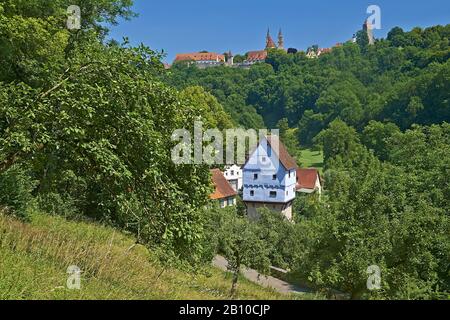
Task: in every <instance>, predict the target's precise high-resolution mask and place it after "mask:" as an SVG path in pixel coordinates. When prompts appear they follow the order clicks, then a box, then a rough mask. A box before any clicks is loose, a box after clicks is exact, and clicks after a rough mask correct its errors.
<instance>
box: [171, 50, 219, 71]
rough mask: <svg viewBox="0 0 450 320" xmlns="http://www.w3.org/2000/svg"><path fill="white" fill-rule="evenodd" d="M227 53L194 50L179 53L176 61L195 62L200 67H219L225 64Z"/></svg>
mask: <svg viewBox="0 0 450 320" xmlns="http://www.w3.org/2000/svg"><path fill="white" fill-rule="evenodd" d="M225 60H226V59H225V55H223V54H218V53H215V52H194V53H182V54H177V55H176V57H175V62H181V61H186V62H188V63H189V62H190V63H195V64H196V65H197V67H199V68H209V67H217V66H222V65H224V64H225Z"/></svg>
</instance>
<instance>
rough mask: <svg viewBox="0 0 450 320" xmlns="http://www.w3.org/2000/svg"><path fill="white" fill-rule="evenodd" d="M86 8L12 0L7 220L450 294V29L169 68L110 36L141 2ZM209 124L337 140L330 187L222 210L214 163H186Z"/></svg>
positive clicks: (365, 293)
mask: <svg viewBox="0 0 450 320" xmlns="http://www.w3.org/2000/svg"><path fill="white" fill-rule="evenodd" d="M70 4H71V3H69V2H68V1H66V0H55V1H51V2H49V1H47V0H26V1H25V0H1V1H0V217H1V216H8V217H13V218H14V219H18V220H20V221H21V222H23V223H27V221H29V220H30V216H31V215H32V214H33V213H34V212H40V213H45V214H47V215H57V216H62V217H64V218H65V219H67V220H75V221H80V220H81V221H89V222H92V221H95V222H97V223H102V224H105V225H107V226H112V227H114V228H118V229H119V230H122V231H123V232H126V233H127V234H132V235H133V236H134V237H135V239H136V245H143V246H145V247H147V248H149V249H150V250H151V251H152V252H154V253H156V254H157V255H158V258H159V260H160V261H161V263H162V264H163V265H165V266H167V267H171V268H172V267H177V268H180V269H187V270H191V271H192V272H200V271H199V270H201V269H202V266H205V265H209V264H210V263H211V260H212V258H213V257H214V255H216V254H217V253H220V254H223V255H225V256H226V257H227V258H228V260H229V262H230V264H231V269H232V271H234V273H235V274H236V275H237V274H239V271H240V269H241V267H242V265H246V266H248V267H253V268H255V269H257V270H258V271H260V272H261V273H263V274H267V273H268V272H269V270H268V269H269V266H270V265H277V266H279V267H283V268H286V269H290V270H291V271H292V274H294V275H295V276H296V277H297V278H298V279H299V280H300V281H303V282H307V283H308V285H310V286H311V287H313V288H315V290H317V291H318V292H323V293H324V294H325V295H326V294H328V293H329V291H330V290H331V289H333V290H339V291H341V292H344V293H346V294H348V295H349V296H350V297H351V298H353V299H448V298H449V294H450V269H449V261H450V238H449V237H450V217H449V214H450V184H449V181H450V156H449V154H450V124H449V123H450V105H449V104H450V102H449V93H450V62H449V57H450V48H449V38H450V25H447V26H435V27H431V28H427V29H421V28H415V29H413V30H411V31H408V32H405V31H403V30H402V29H400V28H394V29H393V30H391V31H390V32H389V35H388V37H387V39H379V40H377V41H376V43H375V45H373V46H370V45H368V43H367V39H365V37H364V34H362V33H361V32H360V33H358V34H359V39H358V42H357V43H356V44H355V43H346V44H344V45H343V46H340V47H336V48H334V49H333V50H332V52H331V53H329V54H325V55H323V56H321V57H320V58H318V59H308V58H306V56H305V53H303V52H298V53H295V54H287V53H285V52H283V51H278V50H273V51H271V52H270V54H269V57H268V59H267V61H266V63H261V64H257V65H254V66H252V67H251V68H250V69H249V70H245V69H237V68H236V69H235V68H226V67H218V68H210V69H205V70H200V69H198V68H196V67H195V66H189V65H186V64H175V65H174V66H172V68H171V69H169V70H165V69H164V66H163V63H162V61H163V59H164V56H163V55H162V54H161V53H160V52H158V51H155V50H152V49H150V48H148V47H146V46H144V45H140V46H132V45H130V44H129V43H128V41H127V40H126V39H124V41H123V42H122V43H119V42H117V41H111V40H108V37H107V35H108V28H107V27H106V26H107V25H115V24H117V23H118V21H119V19H132V18H133V17H134V15H135V13H134V12H133V11H132V9H131V8H132V5H133V1H131V0H119V1H116V0H101V1H97V0H96V1H94V0H86V1H83V3H82V4H80V7H81V10H82V12H83V20H82V28H81V29H80V30H77V31H71V30H68V29H67V28H66V20H67V11H66V9H67V7H68V6H69V5H70ZM198 119H201V120H202V121H203V123H204V128H205V129H208V128H218V129H220V130H223V129H227V128H233V127H244V128H254V129H258V128H266V127H267V128H277V127H279V128H280V129H281V138H282V139H283V141H284V142H285V143H286V145H287V146H288V148H289V149H290V150H291V151H292V152H296V151H298V150H300V148H301V147H314V148H317V149H321V150H322V151H323V153H324V156H325V167H324V181H325V194H324V196H323V197H322V198H321V199H319V198H318V197H315V196H312V197H299V199H297V203H296V204H295V219H296V223H295V224H291V223H288V222H286V221H284V220H283V219H282V218H281V217H279V216H278V215H275V214H273V213H272V212H266V211H264V210H263V212H262V213H261V214H262V218H261V219H260V220H259V221H258V222H256V223H251V222H250V221H248V219H246V218H245V215H244V213H243V207H242V203H240V204H239V205H238V206H237V208H236V209H233V210H220V209H218V208H215V207H213V206H212V204H211V202H210V200H209V197H208V196H209V194H210V193H211V192H212V190H213V186H212V185H211V177H210V173H209V169H210V167H209V166H208V165H175V164H174V163H173V162H172V161H171V150H172V148H173V147H174V146H175V145H176V143H177V142H175V141H172V139H171V135H172V132H173V131H174V130H176V129H179V128H187V129H189V130H193V126H194V121H196V120H198ZM299 152H301V151H299ZM4 243H7V242H6V241H5V242H2V237H1V235H0V247H1V246H2V245H3V244H4ZM5 245H6V244H5ZM9 249H11V248H9ZM9 249H8V250H9ZM371 265H377V266H379V267H380V269H381V272H382V278H381V279H382V283H381V289H380V290H377V291H369V290H367V288H366V281H367V273H366V270H367V267H368V266H371ZM236 282H237V277H236V280H234V279H233V287H232V294H234V293H235V291H236Z"/></svg>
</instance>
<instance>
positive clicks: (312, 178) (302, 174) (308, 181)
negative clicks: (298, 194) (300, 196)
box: [297, 169, 320, 190]
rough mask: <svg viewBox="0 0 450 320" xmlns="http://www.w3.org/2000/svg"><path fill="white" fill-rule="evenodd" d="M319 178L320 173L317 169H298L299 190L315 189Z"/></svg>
mask: <svg viewBox="0 0 450 320" xmlns="http://www.w3.org/2000/svg"><path fill="white" fill-rule="evenodd" d="M317 178H319V180H320V174H319V171H318V170H317V169H297V190H299V189H310V190H314V189H315V188H316V181H317Z"/></svg>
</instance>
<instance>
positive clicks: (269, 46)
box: [266, 35, 277, 49]
mask: <svg viewBox="0 0 450 320" xmlns="http://www.w3.org/2000/svg"><path fill="white" fill-rule="evenodd" d="M276 47H277V45H276V44H275V42H274V41H273V39H272V37H271V36H270V35H268V36H267V41H266V49H275V48H276Z"/></svg>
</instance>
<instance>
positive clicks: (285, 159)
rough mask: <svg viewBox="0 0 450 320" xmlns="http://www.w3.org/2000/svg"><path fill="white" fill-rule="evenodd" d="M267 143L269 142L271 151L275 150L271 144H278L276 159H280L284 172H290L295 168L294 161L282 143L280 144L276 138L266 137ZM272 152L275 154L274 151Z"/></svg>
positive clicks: (295, 163)
mask: <svg viewBox="0 0 450 320" xmlns="http://www.w3.org/2000/svg"><path fill="white" fill-rule="evenodd" d="M267 142H269V144H270V146H271V147H272V150H273V149H276V148H274V147H273V144H276V143H278V158H279V159H280V162H281V163H282V164H283V166H284V167H285V168H286V170H292V169H296V168H297V161H295V159H294V158H292V157H291V155H290V154H289V152H288V150H287V148H286V147H285V145H284V144H283V142H281V140H280V138H279V137H278V136H268V137H267ZM274 151H275V152H276V150H274Z"/></svg>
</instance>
